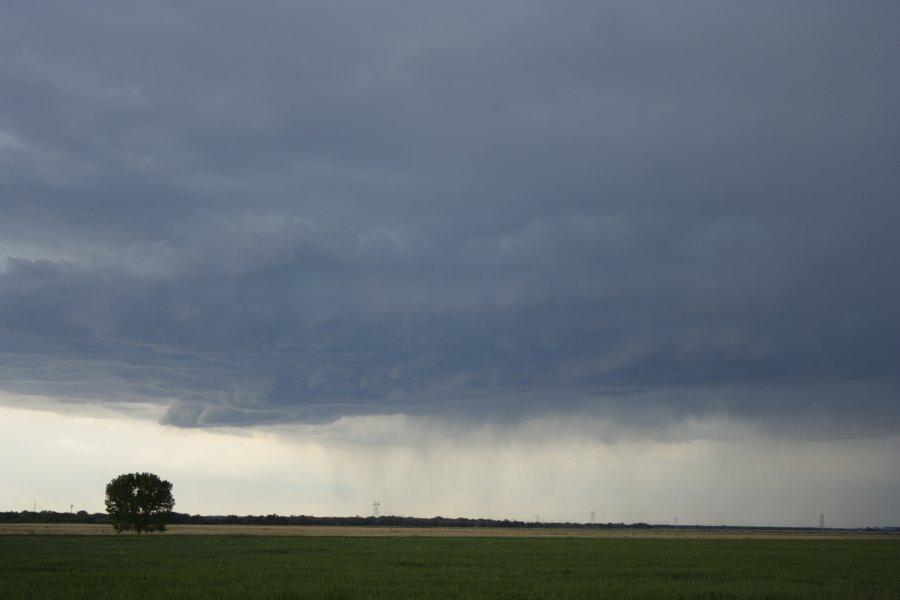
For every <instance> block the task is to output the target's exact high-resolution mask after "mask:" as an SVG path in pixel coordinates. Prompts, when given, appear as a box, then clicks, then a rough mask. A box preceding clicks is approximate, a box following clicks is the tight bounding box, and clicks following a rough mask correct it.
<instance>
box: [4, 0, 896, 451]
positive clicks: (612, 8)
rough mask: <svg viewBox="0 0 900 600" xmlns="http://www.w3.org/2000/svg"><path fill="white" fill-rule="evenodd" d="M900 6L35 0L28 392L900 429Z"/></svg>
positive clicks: (229, 413)
mask: <svg viewBox="0 0 900 600" xmlns="http://www.w3.org/2000/svg"><path fill="white" fill-rule="evenodd" d="M898 17H900V10H898V7H897V5H896V3H892V2H874V3H867V4H866V6H864V7H863V6H857V5H853V4H852V3H829V4H827V5H820V4H816V5H815V6H813V5H812V4H809V3H802V2H801V3H792V4H790V5H784V4H783V3H768V2H764V3H761V4H760V3H754V4H753V5H738V3H719V2H700V3H692V4H691V5H689V6H683V5H679V6H675V5H668V4H662V3H648V2H629V3H627V6H626V5H625V4H618V3H602V2H601V3H563V4H562V5H559V4H555V3H554V4H551V3H543V2H522V3H508V2H481V3H478V6H477V7H476V6H475V5H474V4H471V3H461V4H455V5H453V6H438V5H436V4H434V3H410V2H388V3H386V4H385V3H378V4H377V5H375V4H372V5H369V4H365V3H355V2H354V3H344V2H340V3H326V2H304V3H298V4H293V5H292V4H289V3H279V2H264V3H261V4H257V5H254V6H253V7H248V6H245V5H243V4H242V3H231V2H225V3H222V2H215V3H213V2H204V1H196V2H178V3H165V2H163V3H155V4H153V5H138V4H130V3H129V4H122V3H110V2H102V1H94V0H91V1H88V2H81V3H79V5H78V7H77V8H76V7H74V6H66V5H52V4H47V3H43V2H35V3H14V4H7V5H6V6H4V7H2V8H0V23H2V25H0V50H2V51H0V89H2V90H3V94H2V99H0V186H2V187H0V190H2V192H0V256H2V266H0V359H2V360H0V387H2V389H4V390H5V391H6V392H7V393H8V394H9V395H8V396H5V397H6V398H13V397H16V394H19V395H28V394H38V395H45V396H51V397H55V398H58V399H59V400H60V401H61V402H69V403H75V404H77V403H95V404H98V403H99V404H104V403H109V404H113V403H125V404H127V403H147V402H149V403H153V404H157V405H159V406H161V407H163V408H164V414H163V415H162V417H161V421H162V422H163V423H165V424H169V425H176V426H179V427H217V426H225V425H228V426H232V425H240V426H250V425H262V424H269V425H271V424H276V423H329V422H333V421H335V420H337V419H339V418H341V417H348V416H363V415H394V414H405V415H411V416H421V417H429V418H430V417H435V418H440V419H447V420H449V421H452V420H459V421H464V422H465V421H468V422H476V423H481V422H515V421H520V420H522V419H528V418H532V417H536V416H548V415H557V414H562V415H568V416H571V415H581V414H584V415H593V416H599V417H603V418H613V419H616V420H618V421H620V422H623V423H625V422H636V423H637V422H639V423H644V424H647V426H648V427H650V426H652V427H656V428H658V429H659V430H660V431H661V428H662V427H663V426H664V425H666V424H669V423H671V422H673V421H678V420H680V419H686V418H690V417H693V416H697V415H728V416H731V417H735V418H739V419H747V420H750V421H753V422H754V423H756V424H758V425H759V426H761V427H763V428H765V429H767V430H769V431H773V432H778V431H781V432H785V434H789V435H797V434H800V433H803V434H804V435H805V434H809V435H815V436H825V437H841V436H847V435H863V436H865V435H884V434H886V433H897V427H896V423H898V422H900V419H898V417H900V402H898V401H897V399H898V392H900V385H898V381H900V369H898V365H900V363H898V361H897V357H898V356H900V313H898V311H897V306H898V304H900V270H898V268H897V257H898V256H900V237H898V236H897V235H896V225H897V223H898V222H900V203H898V202H897V198H898V197H900V171H898V169H897V164H898V158H900V120H898V119H897V116H896V99H897V98H898V97H900V80H898V78H897V77H896V76H895V75H896V26H895V23H896V22H897V19H898ZM660 435H662V434H660Z"/></svg>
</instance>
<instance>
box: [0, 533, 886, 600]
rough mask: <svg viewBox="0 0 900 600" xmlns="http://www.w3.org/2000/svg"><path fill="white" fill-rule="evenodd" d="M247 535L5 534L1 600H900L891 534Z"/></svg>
mask: <svg viewBox="0 0 900 600" xmlns="http://www.w3.org/2000/svg"><path fill="white" fill-rule="evenodd" d="M10 527H11V526H5V527H4V531H6V532H10V533H11V531H10ZM20 527H24V526H20ZM31 527H37V526H31ZM66 528H68V529H69V532H70V533H71V532H72V531H74V530H75V529H77V527H75V526H66ZM13 529H15V528H13ZM106 529H107V530H108V529H109V528H106ZM335 529H340V530H342V531H340V532H338V531H335ZM198 530H199V532H198ZM56 531H62V530H61V529H58V528H57V529H56ZM241 531H244V532H245V534H244V535H235V534H234V531H231V530H229V529H227V528H223V527H208V526H206V527H199V528H198V527H194V528H188V527H173V530H172V533H173V534H175V535H146V536H136V535H121V536H114V535H78V534H74V535H47V534H44V535H35V534H31V533H27V532H24V531H19V533H20V534H19V535H0V597H2V598H4V599H7V600H8V599H17V598H29V599H32V598H33V599H41V598H250V597H252V598H353V597H360V598H542V599H543V598H598V597H600V598H603V597H608V598H663V597H665V598H672V597H674V598H759V597H769V598H804V597H811V598H812V597H814V598H900V539H898V538H897V537H896V536H887V535H881V536H863V537H857V536H849V535H848V536H846V537H844V538H834V537H825V536H820V535H814V534H806V535H803V534H797V535H794V536H787V537H778V536H776V535H763V534H762V533H760V534H759V535H756V536H754V535H749V534H748V537H747V539H735V538H733V537H732V538H729V537H727V536H724V534H722V535H719V534H716V533H712V534H706V535H702V536H688V535H686V536H685V537H679V538H676V537H673V536H671V535H670V536H668V537H666V536H663V535H655V534H654V532H653V531H640V532H629V531H627V530H618V531H609V530H607V531H591V530H587V531H589V532H590V533H596V534H599V535H596V536H582V535H576V536H573V537H566V535H567V534H569V533H574V534H581V533H584V532H585V530H580V531H579V530H574V531H573V530H568V531H563V530H556V531H554V530H528V531H515V532H510V536H502V535H497V534H498V533H502V532H501V531H497V530H492V531H487V530H482V531H465V530H463V531H460V530H431V531H429V530H402V531H399V530H390V529H369V530H368V531H367V532H364V531H356V530H354V529H353V528H300V527H287V528H265V529H263V530H258V531H255V530H254V529H253V528H247V527H243V528H242V529H241ZM213 532H217V533H218V534H217V535H213V534H212V533H213ZM251 532H252V533H251ZM81 533H84V531H82V532H81ZM191 533H192V534H193V535H189V534H191ZM364 533H368V534H370V535H363V534H364ZM630 533H634V534H636V535H634V536H631V535H627V534H630ZM668 533H672V532H668Z"/></svg>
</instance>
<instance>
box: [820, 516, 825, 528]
mask: <svg viewBox="0 0 900 600" xmlns="http://www.w3.org/2000/svg"><path fill="white" fill-rule="evenodd" d="M819 529H825V513H820V514H819Z"/></svg>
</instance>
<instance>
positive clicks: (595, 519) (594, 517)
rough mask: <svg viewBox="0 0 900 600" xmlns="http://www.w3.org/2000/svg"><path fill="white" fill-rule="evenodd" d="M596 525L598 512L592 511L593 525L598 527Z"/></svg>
mask: <svg viewBox="0 0 900 600" xmlns="http://www.w3.org/2000/svg"><path fill="white" fill-rule="evenodd" d="M596 524H597V511H595V510H592V511H591V525H596Z"/></svg>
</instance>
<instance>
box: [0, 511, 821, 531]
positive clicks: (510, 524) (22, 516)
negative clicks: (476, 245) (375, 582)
mask: <svg viewBox="0 0 900 600" xmlns="http://www.w3.org/2000/svg"><path fill="white" fill-rule="evenodd" d="M0 523H100V524H106V523H109V517H108V516H107V514H106V513H88V512H87V511H83V510H80V511H78V512H74V513H71V512H63V513H60V512H54V511H50V510H43V511H38V512H36V511H30V510H23V511H21V512H12V511H7V512H0ZM169 523H171V524H173V525H337V526H341V525H345V526H354V525H355V526H360V525H369V526H374V527H499V528H538V527H553V528H569V529H702V530H712V529H717V530H718V529H767V530H780V529H787V528H785V527H762V526H759V527H743V526H730V525H715V526H713V525H678V526H676V525H659V524H657V525H651V524H648V523H630V524H626V523H570V522H550V521H546V522H545V521H540V522H537V521H510V520H508V519H503V520H499V519H467V518H464V517H456V518H448V517H431V518H422V517H399V516H383V517H371V516H370V517H360V516H357V517H313V516H309V515H291V516H281V515H245V516H237V515H227V516H215V515H214V516H207V515H188V514H185V513H177V512H176V513H172V518H171V519H170V521H169ZM790 529H792V530H803V529H809V530H815V529H817V528H814V527H792V528H790Z"/></svg>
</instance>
